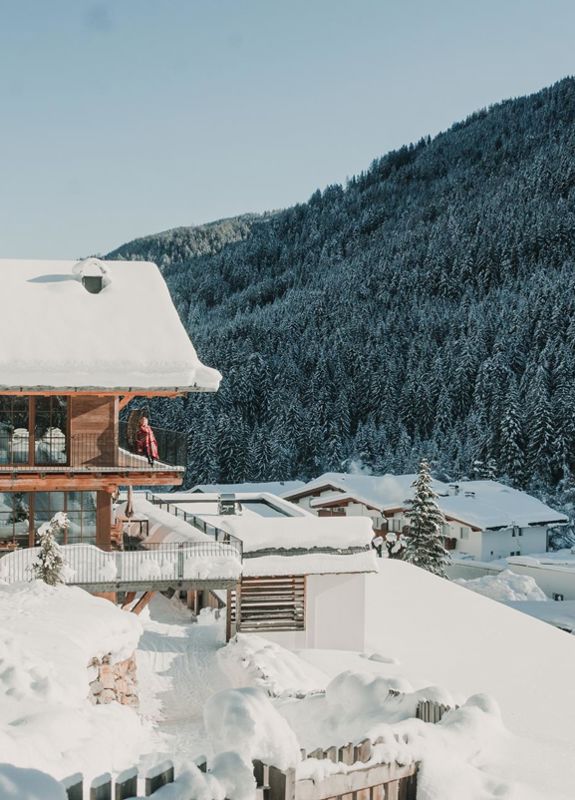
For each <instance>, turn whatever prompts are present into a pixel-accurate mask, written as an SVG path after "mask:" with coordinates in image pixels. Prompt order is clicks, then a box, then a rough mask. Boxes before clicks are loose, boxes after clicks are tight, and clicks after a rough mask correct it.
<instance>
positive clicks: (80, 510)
mask: <svg viewBox="0 0 575 800" xmlns="http://www.w3.org/2000/svg"><path fill="white" fill-rule="evenodd" d="M57 511H64V512H65V513H66V514H67V515H68V522H69V523H70V525H69V528H68V531H67V534H66V542H68V543H70V544H73V543H75V542H92V543H94V542H95V541H96V492H36V493H35V494H34V528H35V530H38V528H39V527H40V525H42V523H43V522H49V521H50V520H51V519H52V517H53V516H54V514H56V512H57ZM63 542H64V538H63V536H62V535H61V536H60V543H63Z"/></svg>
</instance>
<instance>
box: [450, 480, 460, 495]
mask: <svg viewBox="0 0 575 800" xmlns="http://www.w3.org/2000/svg"><path fill="white" fill-rule="evenodd" d="M449 494H450V495H451V496H452V497H455V496H456V495H458V494H459V484H458V483H450V484H449Z"/></svg>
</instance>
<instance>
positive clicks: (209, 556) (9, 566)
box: [0, 541, 241, 587]
mask: <svg viewBox="0 0 575 800" xmlns="http://www.w3.org/2000/svg"><path fill="white" fill-rule="evenodd" d="M60 549H61V553H62V557H63V559H64V566H63V569H62V580H63V582H64V583H66V584H67V585H69V586H95V587H97V586H104V585H106V586H109V585H112V586H116V587H118V586H125V585H129V586H144V585H145V586H153V585H154V584H171V583H176V584H177V583H182V582H188V583H189V582H193V581H218V580H236V579H237V577H238V575H239V572H240V570H241V554H240V553H239V552H238V548H237V547H236V545H235V543H234V542H229V543H226V544H224V543H219V542H215V541H204V542H177V543H160V544H147V545H145V546H140V547H134V548H133V549H125V550H117V551H110V550H101V549H100V548H99V547H96V546H95V545H93V544H68V545H62V546H61V548H60ZM39 552H40V551H39V548H37V547H33V548H32V547H31V548H23V549H21V550H15V551H14V552H12V553H8V554H6V555H3V556H1V557H0V581H6V582H8V583H15V582H18V581H29V580H32V579H33V578H34V569H33V566H32V565H33V563H34V562H35V561H36V559H37V556H38V553H39Z"/></svg>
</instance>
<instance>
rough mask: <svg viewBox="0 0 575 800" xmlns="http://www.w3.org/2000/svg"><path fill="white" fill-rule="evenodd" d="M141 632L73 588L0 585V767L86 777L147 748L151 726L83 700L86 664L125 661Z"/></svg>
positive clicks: (132, 619) (132, 759)
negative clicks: (0, 763)
mask: <svg viewBox="0 0 575 800" xmlns="http://www.w3.org/2000/svg"><path fill="white" fill-rule="evenodd" d="M141 632H142V628H141V624H140V621H139V619H138V618H137V617H136V616H134V615H133V614H127V613H126V612H123V611H121V610H120V609H118V608H116V607H115V606H113V605H112V604H111V603H110V602H108V601H107V600H102V599H101V598H96V597H92V596H91V595H89V594H87V593H86V592H84V591H83V590H81V589H76V588H71V587H66V586H60V587H50V586H47V585H46V584H45V583H42V582H41V581H34V582H33V583H26V584H15V585H13V586H7V585H5V584H4V585H2V584H0V761H5V762H8V763H10V764H13V765H15V766H18V767H26V768H30V767H33V768H37V769H41V770H45V771H46V772H48V773H50V774H51V775H54V776H56V777H57V778H63V777H66V776H67V775H70V774H72V773H75V772H78V771H82V772H84V773H85V774H86V775H87V776H90V775H91V776H93V775H97V774H99V773H101V772H106V771H108V770H110V769H118V770H120V769H123V768H125V767H127V766H130V765H132V764H134V763H137V762H138V758H139V755H140V753H141V752H147V751H149V750H153V749H154V748H155V746H156V737H155V733H154V731H153V729H152V726H151V725H150V724H149V723H147V722H146V721H145V720H143V719H142V718H141V717H139V716H138V715H137V714H136V713H135V712H134V711H133V710H132V709H130V708H128V707H124V706H120V705H118V704H116V703H111V704H109V705H102V706H94V705H92V704H91V703H90V702H89V700H88V684H89V681H90V680H92V679H93V677H94V675H93V674H92V673H91V671H90V670H89V669H88V664H89V663H90V661H91V660H92V658H94V657H98V658H101V657H102V656H104V655H106V654H108V653H111V660H112V661H119V660H122V659H124V658H127V657H128V656H129V655H131V654H132V652H133V651H134V649H135V647H136V644H137V642H138V639H139V637H140V634H141ZM6 791H7V790H6ZM6 796H9V795H8V794H7V795H6ZM0 797H4V795H2V794H1V793H0Z"/></svg>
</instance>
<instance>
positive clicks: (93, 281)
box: [82, 275, 104, 294]
mask: <svg viewBox="0 0 575 800" xmlns="http://www.w3.org/2000/svg"><path fill="white" fill-rule="evenodd" d="M82 286H83V287H84V289H87V290H88V291H89V292H90V294H98V292H101V291H102V289H103V288H104V286H103V276H102V275H82Z"/></svg>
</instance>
